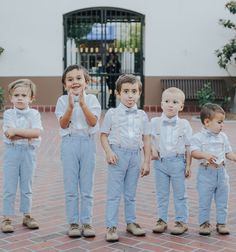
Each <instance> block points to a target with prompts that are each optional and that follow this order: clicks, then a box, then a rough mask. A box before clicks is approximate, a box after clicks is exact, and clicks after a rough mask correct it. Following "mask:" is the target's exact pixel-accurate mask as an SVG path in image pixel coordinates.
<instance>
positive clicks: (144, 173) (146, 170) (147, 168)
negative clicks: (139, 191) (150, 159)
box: [140, 162, 150, 177]
mask: <svg viewBox="0 0 236 252" xmlns="http://www.w3.org/2000/svg"><path fill="white" fill-rule="evenodd" d="M149 173H150V163H147V162H144V163H143V165H142V168H141V172H140V174H141V177H144V176H147V175H149Z"/></svg>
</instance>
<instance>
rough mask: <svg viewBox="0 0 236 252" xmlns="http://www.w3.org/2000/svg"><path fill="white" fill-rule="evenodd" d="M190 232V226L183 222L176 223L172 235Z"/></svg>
mask: <svg viewBox="0 0 236 252" xmlns="http://www.w3.org/2000/svg"><path fill="white" fill-rule="evenodd" d="M186 231H188V226H187V224H186V223H184V222H182V221H176V222H175V226H174V228H173V229H172V230H171V232H170V233H171V234H172V235H181V234H183V233H185V232H186Z"/></svg>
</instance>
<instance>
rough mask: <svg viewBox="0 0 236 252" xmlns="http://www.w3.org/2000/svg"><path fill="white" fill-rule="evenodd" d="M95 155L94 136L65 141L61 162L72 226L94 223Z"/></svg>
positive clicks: (75, 137) (69, 137) (68, 137)
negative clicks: (73, 224) (74, 224)
mask: <svg viewBox="0 0 236 252" xmlns="http://www.w3.org/2000/svg"><path fill="white" fill-rule="evenodd" d="M95 155H96V143H95V140H94V136H79V135H67V136H64V137H63V138H62V145H61V159H62V164H63V175H64V190H65V201H66V215H67V221H68V223H69V224H72V223H79V221H80V223H81V224H86V223H87V224H91V222H92V208H93V183H94V171H95ZM78 188H79V191H80V197H79V192H78ZM79 201H80V209H79ZM79 212H80V214H79Z"/></svg>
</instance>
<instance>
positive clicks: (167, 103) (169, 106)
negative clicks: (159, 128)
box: [161, 92, 184, 118]
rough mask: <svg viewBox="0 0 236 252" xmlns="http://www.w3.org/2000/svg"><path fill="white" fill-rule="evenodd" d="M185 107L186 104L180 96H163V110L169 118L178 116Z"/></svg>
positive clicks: (168, 93) (165, 94) (172, 94)
mask: <svg viewBox="0 0 236 252" xmlns="http://www.w3.org/2000/svg"><path fill="white" fill-rule="evenodd" d="M183 107H184V104H183V102H182V99H181V96H180V95H179V94H174V93H170V92H166V93H164V94H163V95H162V101H161V108H162V110H163V113H164V114H165V115H166V116H167V117H168V118H171V117H174V116H176V115H177V114H178V112H179V111H181V110H182V109H183Z"/></svg>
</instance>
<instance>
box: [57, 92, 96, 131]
mask: <svg viewBox="0 0 236 252" xmlns="http://www.w3.org/2000/svg"><path fill="white" fill-rule="evenodd" d="M84 95H85V102H86V105H87V106H88V108H89V110H90V111H91V112H92V113H93V114H94V115H95V116H96V117H97V119H98V120H97V124H96V125H95V126H94V127H90V126H89V125H88V123H87V122H86V118H85V116H84V113H83V111H82V109H81V107H80V106H79V103H78V102H75V105H74V109H73V112H72V116H71V122H70V125H69V127H68V128H66V129H62V128H60V135H61V136H65V135H68V134H71V133H77V134H80V135H84V136H87V135H91V134H95V133H96V132H97V131H98V130H99V123H98V121H99V118H100V115H101V105H100V103H99V101H98V99H97V97H96V96H95V95H92V94H88V95H86V94H84ZM67 107H68V95H62V96H61V97H59V98H58V100H57V104H56V110H55V114H56V117H57V119H58V121H59V120H60V118H61V117H62V116H63V115H64V114H65V112H66V110H67Z"/></svg>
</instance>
